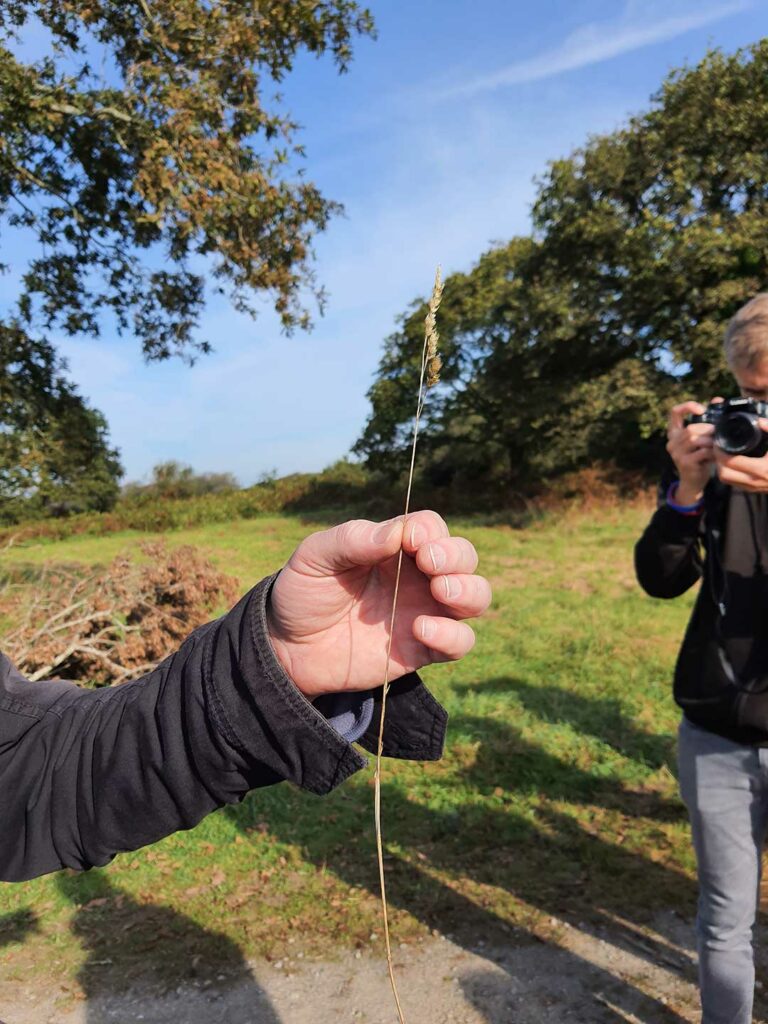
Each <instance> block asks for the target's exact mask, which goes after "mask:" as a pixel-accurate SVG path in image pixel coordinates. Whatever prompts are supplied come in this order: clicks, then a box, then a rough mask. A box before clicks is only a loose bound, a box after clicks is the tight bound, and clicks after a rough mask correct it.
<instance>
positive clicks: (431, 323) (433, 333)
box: [424, 267, 443, 388]
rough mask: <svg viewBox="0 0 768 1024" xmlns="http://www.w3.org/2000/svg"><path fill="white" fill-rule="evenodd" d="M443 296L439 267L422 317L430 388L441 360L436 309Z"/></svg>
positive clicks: (437, 374) (437, 375)
mask: <svg viewBox="0 0 768 1024" xmlns="http://www.w3.org/2000/svg"><path fill="white" fill-rule="evenodd" d="M442 297H443V281H442V278H441V276H440V267H438V268H437V270H436V272H435V283H434V285H433V286H432V295H431V296H430V299H429V306H428V310H427V315H426V317H425V318H424V331H425V335H424V359H425V361H426V369H427V387H428V388H431V387H433V386H434V385H435V384H437V382H438V381H439V380H440V367H441V366H442V365H443V362H442V360H441V358H440V356H439V355H438V354H437V342H438V339H439V337H440V335H439V334H438V331H437V327H436V316H437V311H438V309H439V308H440V300H441V299H442Z"/></svg>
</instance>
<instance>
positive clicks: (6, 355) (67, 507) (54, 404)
mask: <svg viewBox="0 0 768 1024" xmlns="http://www.w3.org/2000/svg"><path fill="white" fill-rule="evenodd" d="M63 370H64V367H63V366H62V364H61V362H60V361H59V360H58V359H57V357H56V355H55V353H54V352H53V350H52V349H51V347H50V345H47V344H46V343H45V342H42V341H38V342H32V341H31V340H30V338H29V337H28V336H27V335H26V334H25V333H24V332H23V331H21V330H19V329H18V328H13V327H8V326H3V325H0V523H13V522H16V521H17V520H18V519H21V518H32V517H35V516H38V515H42V516H46V515H63V514H69V513H73V512H85V511H89V510H94V511H105V510H106V509H108V508H110V507H111V506H112V505H113V503H114V501H115V499H116V498H117V495H118V490H119V488H118V483H117V481H118V479H119V477H120V475H121V473H122V467H121V466H120V461H119V458H118V454H117V452H116V451H115V450H114V449H113V448H111V447H110V445H109V439H108V437H107V425H106V422H105V421H104V417H103V416H102V415H101V413H99V412H97V411H96V410H95V409H92V408H90V406H89V405H88V404H87V403H86V402H84V401H83V399H82V397H81V396H80V395H79V394H78V393H77V391H76V390H75V388H74V387H73V386H72V384H70V383H69V381H67V379H66V377H65V376H64V372H63Z"/></svg>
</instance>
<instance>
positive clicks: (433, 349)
mask: <svg viewBox="0 0 768 1024" xmlns="http://www.w3.org/2000/svg"><path fill="white" fill-rule="evenodd" d="M442 297H443V282H442V278H441V276H440V267H438V268H437V271H436V273H435V283H434V286H433V288H432V295H431V297H430V300H429V307H428V310H427V315H426V317H425V319H424V347H423V349H422V353H421V373H420V375H419V394H418V400H417V402H416V416H415V417H414V421H413V443H412V445H411V465H410V469H409V472H408V489H407V491H406V495H405V510H404V513H403V532H405V527H406V522H407V519H408V512H409V511H410V507H411V490H412V488H413V471H414V467H415V465H416V442H417V441H418V437H419V421H420V419H421V414H422V411H423V409H424V396H425V394H426V391H427V388H430V387H432V386H433V385H435V384H437V382H438V380H439V379H440V376H439V375H440V367H441V365H442V364H441V360H440V356H439V355H438V353H437V342H438V338H439V335H438V332H437V319H436V318H437V311H438V309H439V307H440V300H441V299H442ZM402 566H403V549H402V547H401V548H400V552H399V554H398V556H397V572H396V574H395V590H394V594H393V596H392V614H391V617H390V622H389V640H388V642H387V660H386V666H385V670H384V692H383V694H382V699H381V719H380V721H379V742H378V746H377V749H376V775H375V777H374V796H373V805H374V820H375V824H376V854H377V857H378V862H379V885H380V887H381V909H382V917H383V921H384V942H385V945H386V950H387V967H388V969H389V980H390V983H391V985H392V993H393V995H394V997H395V1005H396V1006H397V1015H398V1018H399V1021H400V1024H405V1017H404V1016H403V1010H402V1007H401V1005H400V997H399V995H398V992H397V984H396V982H395V971H394V967H393V965H392V945H391V942H390V937H389V915H388V913H387V888H386V884H385V881H384V847H383V841H382V832H381V752H382V749H383V746H384V718H385V715H386V711H387V694H388V692H389V666H390V659H391V656H392V637H393V635H394V631H395V618H396V615H397V598H398V594H399V592H400V573H401V570H402Z"/></svg>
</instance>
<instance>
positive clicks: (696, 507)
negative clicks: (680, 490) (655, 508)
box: [667, 480, 704, 516]
mask: <svg viewBox="0 0 768 1024" xmlns="http://www.w3.org/2000/svg"><path fill="white" fill-rule="evenodd" d="M679 483H680V481H679V480H673V481H672V483H671V484H670V485H669V487H668V488H667V504H668V505H669V507H670V508H671V509H674V511H675V512H679V513H680V515H683V516H697V515H699V514H700V513H701V510H702V509H703V508H704V499H703V498H699V500H698V501H697V502H696V503H695V504H693V505H678V504H677V502H676V501H675V497H674V496H675V495H676V494H677V485H678V484H679Z"/></svg>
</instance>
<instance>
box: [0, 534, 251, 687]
mask: <svg viewBox="0 0 768 1024" xmlns="http://www.w3.org/2000/svg"><path fill="white" fill-rule="evenodd" d="M141 550H142V553H143V555H144V557H145V559H147V560H146V561H134V560H133V559H132V558H131V557H130V556H129V555H121V556H119V557H118V558H116V559H115V560H114V561H113V562H112V564H111V565H110V566H109V567H108V568H107V569H105V570H101V571H99V572H93V571H90V570H86V569H84V568H83V567H81V566H61V565H51V566H46V567H45V568H44V569H43V570H42V571H41V572H40V574H39V575H38V577H37V578H36V579H35V582H34V583H33V584H29V583H21V584H18V585H11V586H10V587H9V590H8V593H7V601H6V607H5V609H4V611H5V612H6V615H8V617H10V618H11V619H12V621H14V622H16V623H18V625H17V626H16V628H14V629H13V630H12V632H10V633H9V634H8V635H6V636H5V637H3V638H2V639H0V649H2V650H3V651H4V652H5V653H6V654H7V655H8V656H9V657H10V658H11V660H12V661H13V662H15V664H16V665H17V666H18V667H19V669H20V670H21V671H22V673H23V674H24V675H26V676H27V677H28V678H29V679H31V680H37V679H46V678H51V677H58V678H62V679H73V680H75V681H77V682H79V683H84V684H87V685H90V686H109V685H113V684H115V683H122V682H124V681H125V680H126V679H129V678H133V677H135V676H137V675H140V674H141V673H142V672H146V671H148V670H149V669H151V668H153V667H154V666H155V665H156V664H157V663H158V662H159V661H161V660H162V659H163V658H164V657H166V656H167V655H168V654H170V653H171V652H172V651H174V650H175V649H176V648H177V647H178V645H179V644H180V643H181V641H182V640H183V639H184V638H185V637H186V636H187V635H188V634H189V633H190V632H191V631H192V630H193V629H195V628H196V627H197V626H200V625H202V624H203V623H204V622H207V621H208V620H209V619H210V618H211V615H212V613H214V612H215V611H217V610H219V609H221V608H222V607H223V606H224V605H230V604H232V603H233V602H234V601H235V600H236V598H237V596H238V581H237V580H236V579H234V578H233V577H231V576H227V575H226V574H225V573H222V572H219V570H218V569H216V568H215V567H214V566H213V565H212V564H211V563H210V562H209V561H208V560H207V559H205V558H203V557H202V555H201V554H200V553H199V552H198V551H197V550H196V549H195V548H193V547H189V546H187V547H179V548H175V549H173V550H172V551H170V550H169V549H168V547H167V546H166V544H165V543H163V542H152V543H146V544H143V545H142V547H141Z"/></svg>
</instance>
